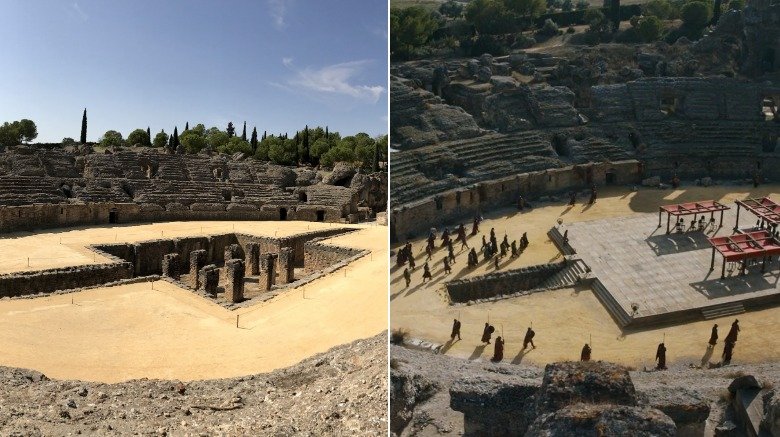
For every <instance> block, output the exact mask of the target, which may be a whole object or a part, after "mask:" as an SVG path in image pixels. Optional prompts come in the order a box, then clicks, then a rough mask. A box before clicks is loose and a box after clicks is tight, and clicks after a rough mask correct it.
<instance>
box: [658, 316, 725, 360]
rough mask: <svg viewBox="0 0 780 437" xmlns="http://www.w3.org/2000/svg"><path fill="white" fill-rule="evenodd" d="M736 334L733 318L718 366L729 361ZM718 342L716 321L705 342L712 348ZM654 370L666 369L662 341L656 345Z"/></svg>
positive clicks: (664, 346) (664, 345)
mask: <svg viewBox="0 0 780 437" xmlns="http://www.w3.org/2000/svg"><path fill="white" fill-rule="evenodd" d="M737 336H739V319H734V323H732V324H731V329H730V330H729V333H728V334H727V335H726V339H725V346H724V347H723V353H722V354H721V361H720V366H725V365H728V364H730V363H731V357H732V356H733V354H734V346H735V345H736V344H737ZM716 344H718V324H717V323H716V324H715V325H714V326H713V327H712V333H711V334H710V339H709V341H708V342H707V348H709V349H713V348H715V345H716ZM655 361H656V366H655V368H656V370H666V344H664V343H663V342H662V343H661V344H659V345H658V349H657V350H656V353H655Z"/></svg>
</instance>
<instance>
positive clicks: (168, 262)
mask: <svg viewBox="0 0 780 437" xmlns="http://www.w3.org/2000/svg"><path fill="white" fill-rule="evenodd" d="M180 269H181V258H180V257H179V254H178V253H169V254H167V255H165V256H163V260H162V274H163V276H167V277H169V278H175V279H178V278H179V275H180V274H181V270H180Z"/></svg>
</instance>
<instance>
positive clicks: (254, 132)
mask: <svg viewBox="0 0 780 437" xmlns="http://www.w3.org/2000/svg"><path fill="white" fill-rule="evenodd" d="M249 145H250V146H252V153H255V152H256V151H257V126H255V127H253V128H252V139H251V140H250V141H249Z"/></svg>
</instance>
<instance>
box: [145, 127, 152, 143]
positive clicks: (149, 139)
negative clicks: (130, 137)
mask: <svg viewBox="0 0 780 437" xmlns="http://www.w3.org/2000/svg"><path fill="white" fill-rule="evenodd" d="M146 143H147V144H146V145H147V146H151V145H152V130H151V129H149V126H146Z"/></svg>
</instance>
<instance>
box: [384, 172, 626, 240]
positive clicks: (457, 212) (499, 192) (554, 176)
mask: <svg viewBox="0 0 780 437" xmlns="http://www.w3.org/2000/svg"><path fill="white" fill-rule="evenodd" d="M640 171H641V170H640V166H639V162H638V161H635V160H629V161H620V162H612V163H597V164H586V165H575V166H570V167H565V168H556V169H550V170H547V171H539V172H532V173H523V174H518V175H515V176H510V177H506V178H503V179H497V180H493V181H489V182H481V183H478V184H474V185H471V186H468V187H463V188H458V189H453V190H448V191H445V192H442V193H441V194H439V195H437V196H434V197H430V198H427V199H423V200H420V201H417V202H412V203H409V204H406V205H402V206H399V207H396V208H394V209H393V210H392V212H391V217H390V235H391V239H392V240H393V241H405V240H406V239H408V238H411V237H413V236H415V235H417V234H419V233H422V232H426V231H427V230H429V229H430V228H431V227H433V226H438V227H441V226H442V225H444V224H445V223H448V224H452V223H454V222H457V221H458V220H461V221H464V222H470V221H471V220H472V219H473V218H474V216H475V215H477V214H478V213H481V212H483V211H489V210H491V209H494V208H499V207H507V206H512V205H515V204H516V202H517V199H518V196H520V195H521V194H522V196H523V197H525V198H526V199H527V200H529V201H534V200H535V199H537V198H538V197H539V196H542V195H549V194H563V193H566V192H568V191H571V190H577V191H580V190H582V189H584V188H587V187H589V183H593V184H595V185H596V186H604V185H607V174H610V175H612V176H610V183H611V184H615V185H625V184H632V183H639V181H640V179H641V173H640ZM589 175H590V176H589ZM588 179H590V182H589V181H588Z"/></svg>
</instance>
